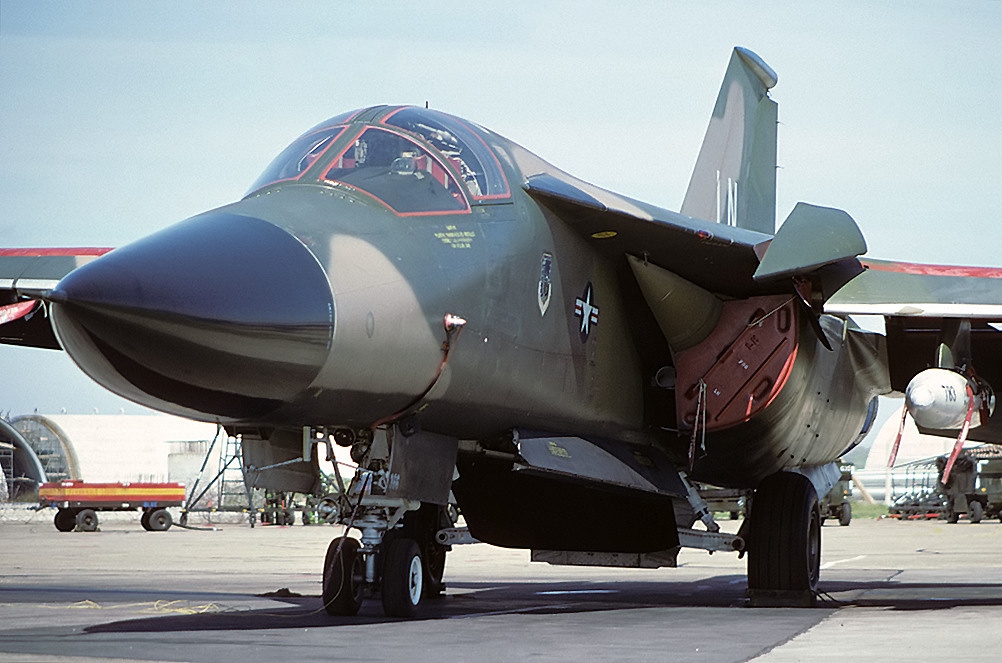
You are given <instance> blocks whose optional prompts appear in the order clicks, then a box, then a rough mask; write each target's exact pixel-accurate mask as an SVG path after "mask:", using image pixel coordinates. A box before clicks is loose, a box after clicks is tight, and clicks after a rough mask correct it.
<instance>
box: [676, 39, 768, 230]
mask: <svg viewBox="0 0 1002 663" xmlns="http://www.w3.org/2000/svg"><path fill="white" fill-rule="evenodd" d="M776 80H777V77H776V72H774V71H773V70H772V69H771V68H770V67H769V65H767V64H766V63H765V62H764V61H763V60H762V58H760V57H759V56H758V55H756V54H755V53H752V52H751V51H749V50H747V49H745V48H740V47H736V48H735V49H734V53H733V54H732V55H731V61H730V63H729V64H728V65H727V73H726V74H724V82H723V84H722V85H721V86H720V93H719V94H718V95H717V103H716V105H715V106H714V107H713V116H712V117H711V118H710V126H709V127H707V129H706V135H705V136H704V137H703V146H702V148H701V149H700V151H699V157H698V158H697V159H696V167H695V169H694V170H693V172H692V179H690V180H689V188H688V189H687V190H686V192H685V200H684V201H683V202H682V209H681V212H682V214H685V215H687V216H692V217H695V218H697V219H704V220H707V221H716V222H718V223H726V224H727V225H732V226H738V227H741V228H747V229H749V230H757V231H758V232H763V233H769V234H770V235H771V234H773V233H775V231H776V118H777V114H776V102H774V101H773V100H772V99H770V98H769V95H768V92H769V89H770V88H772V87H773V86H774V85H776Z"/></svg>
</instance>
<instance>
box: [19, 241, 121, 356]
mask: <svg viewBox="0 0 1002 663" xmlns="http://www.w3.org/2000/svg"><path fill="white" fill-rule="evenodd" d="M110 250H111V249H107V248H40V249H0V343H5V344H8V345H24V346H30V347H36V348H50V349H53V350H59V349H61V348H60V346H59V342H58V341H57V340H56V336H55V334H54V333H53V331H52V326H51V325H50V324H49V319H48V315H47V310H46V308H45V305H44V304H43V303H42V302H41V301H40V299H41V298H42V297H44V296H45V294H46V293H47V292H48V291H49V290H51V289H52V288H54V287H55V286H56V284H57V283H59V280H60V279H61V278H63V277H64V276H66V275H67V274H69V273H70V272H72V271H73V270H74V269H76V268H77V267H79V266H81V265H83V264H86V263H88V262H90V261H91V260H94V259H95V258H98V257H99V256H102V255H104V254H105V253H107V252H109V251H110Z"/></svg>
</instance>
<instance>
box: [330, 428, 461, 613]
mask: <svg viewBox="0 0 1002 663" xmlns="http://www.w3.org/2000/svg"><path fill="white" fill-rule="evenodd" d="M395 436H396V437H398V438H402V439H398V440H397V444H395V445H394V444H393V438H394V437H395ZM359 445H362V446H359ZM355 446H357V447H358V448H357V449H356V448H353V449H352V456H353V458H355V459H356V460H358V461H359V468H358V469H357V470H356V472H355V476H354V477H353V478H352V480H351V482H350V484H349V485H348V486H347V487H345V486H344V485H343V483H341V482H340V481H339V482H338V484H339V485H338V491H337V492H336V493H333V494H331V495H328V496H326V497H325V498H323V500H322V501H321V504H320V506H319V508H318V513H319V514H320V515H321V517H323V518H324V519H325V520H326V521H327V522H329V523H332V524H335V523H336V524H341V525H344V526H345V528H346V530H345V531H346V533H347V532H348V531H349V530H352V529H355V530H358V531H360V532H361V536H360V537H359V538H354V537H350V536H347V535H345V536H341V537H338V538H336V539H334V540H333V541H331V543H330V546H329V547H328V549H327V555H326V557H325V559H324V573H323V593H322V597H323V605H324V610H325V611H326V612H327V613H328V614H330V615H341V616H351V615H356V614H358V612H359V610H360V609H361V607H362V603H363V600H364V599H365V598H366V597H375V596H380V597H381V600H382V604H383V611H384V612H385V614H386V615H387V616H390V617H414V616H415V615H416V614H417V612H418V607H419V605H420V604H421V601H422V600H423V599H425V598H430V597H434V596H437V595H439V594H440V593H441V592H442V591H443V590H444V588H445V585H444V584H443V583H442V577H443V574H444V571H445V557H446V553H447V552H448V551H449V550H450V546H449V545H445V544H442V543H439V541H438V540H437V538H436V535H437V534H438V533H439V531H440V530H442V529H444V528H449V527H452V526H453V525H454V524H455V519H454V518H453V514H454V513H455V511H454V510H451V509H449V508H448V505H447V502H448V496H449V486H450V485H451V481H452V474H453V471H454V467H455V449H456V443H455V441H454V440H448V439H445V438H441V437H440V436H431V435H422V434H421V433H412V434H411V435H410V436H406V437H404V436H403V435H402V434H401V433H400V432H399V431H398V430H396V427H394V429H391V430H389V431H378V432H377V434H376V436H375V437H374V438H371V437H370V438H368V439H365V438H362V439H361V441H360V442H358V443H356V445H355ZM394 447H395V449H394ZM450 448H451V453H450V451H449V450H450ZM391 449H392V450H393V452H392V453H391ZM436 452H439V453H436ZM405 456H406V458H405ZM397 470H400V471H397ZM414 473H418V474H419V475H420V476H421V479H422V480H424V481H426V482H427V480H428V478H429V476H431V475H436V476H437V477H438V479H439V480H438V481H437V482H433V483H437V484H438V485H437V487H436V488H435V489H434V490H433V491H431V492H429V491H428V490H427V488H426V486H427V485H428V484H427V483H425V484H424V486H425V487H422V488H415V487H414V484H413V482H412V481H411V476H412V475H413V474H414Z"/></svg>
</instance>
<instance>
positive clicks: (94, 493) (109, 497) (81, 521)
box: [38, 481, 184, 532]
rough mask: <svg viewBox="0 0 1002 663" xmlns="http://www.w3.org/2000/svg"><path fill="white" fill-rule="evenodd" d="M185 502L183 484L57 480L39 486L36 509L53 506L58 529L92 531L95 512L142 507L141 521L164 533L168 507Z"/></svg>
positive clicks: (168, 523) (168, 522)
mask: <svg viewBox="0 0 1002 663" xmlns="http://www.w3.org/2000/svg"><path fill="white" fill-rule="evenodd" d="M183 503H184V484H182V483H87V482H85V481H59V482H55V483H43V484H42V485H41V486H39V488H38V505H39V508H40V509H42V508H45V507H55V508H56V509H58V510H57V511H56V516H55V518H54V519H53V520H54V523H55V525H56V529H57V530H59V531H60V532H72V531H73V530H77V531H79V532H95V531H97V526H98V518H97V512H98V511H136V510H137V509H142V510H143V516H142V518H141V519H140V522H141V523H142V525H143V529H145V530H147V531H149V532H164V531H167V530H168V529H170V526H171V525H172V524H173V522H174V520H173V518H172V517H171V515H170V512H169V511H167V507H171V506H181V505H182V504H183Z"/></svg>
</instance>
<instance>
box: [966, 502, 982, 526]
mask: <svg viewBox="0 0 1002 663" xmlns="http://www.w3.org/2000/svg"><path fill="white" fill-rule="evenodd" d="M984 516H985V508H984V507H983V506H981V502H971V503H970V504H968V505H967V517H968V518H970V519H971V523H972V524H975V525H976V524H978V523H980V522H981V519H982V518H984Z"/></svg>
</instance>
